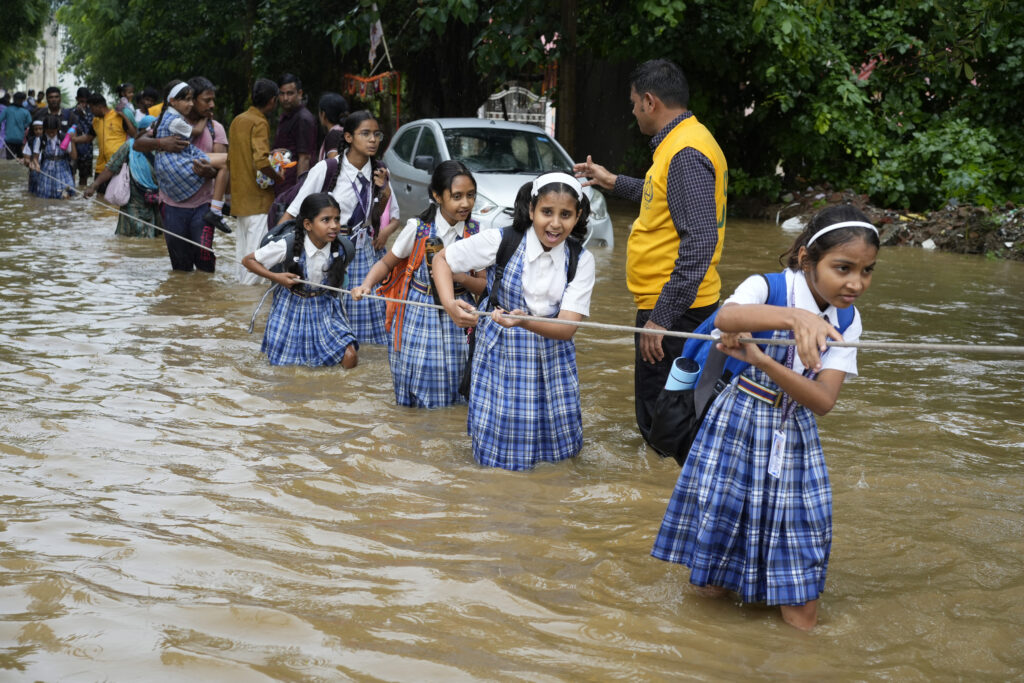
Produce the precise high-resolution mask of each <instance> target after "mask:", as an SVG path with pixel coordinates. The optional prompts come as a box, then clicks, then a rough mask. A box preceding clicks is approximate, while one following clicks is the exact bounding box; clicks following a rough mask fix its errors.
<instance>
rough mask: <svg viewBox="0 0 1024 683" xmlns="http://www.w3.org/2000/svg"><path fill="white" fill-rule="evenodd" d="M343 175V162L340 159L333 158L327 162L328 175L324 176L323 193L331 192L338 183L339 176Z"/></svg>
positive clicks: (321, 188) (321, 189)
mask: <svg viewBox="0 0 1024 683" xmlns="http://www.w3.org/2000/svg"><path fill="white" fill-rule="evenodd" d="M339 173H341V162H340V161H338V157H331V158H330V159H328V160H327V173H325V174H324V184H323V185H322V186H321V187H320V191H321V192H330V191H331V190H333V189H334V185H335V184H336V183H337V182H338V174H339Z"/></svg>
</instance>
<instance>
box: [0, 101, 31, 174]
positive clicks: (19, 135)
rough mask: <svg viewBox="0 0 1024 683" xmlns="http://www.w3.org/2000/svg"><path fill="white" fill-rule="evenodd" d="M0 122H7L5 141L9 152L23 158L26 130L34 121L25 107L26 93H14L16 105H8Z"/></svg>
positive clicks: (0, 117) (0, 116)
mask: <svg viewBox="0 0 1024 683" xmlns="http://www.w3.org/2000/svg"><path fill="white" fill-rule="evenodd" d="M0 123H6V124H7V125H6V131H5V133H4V143H5V144H6V145H7V153H8V154H12V155H14V156H16V157H17V158H19V159H21V158H22V152H21V146H22V143H23V142H24V140H25V131H26V130H27V129H28V126H29V124H30V123H32V114H31V113H29V111H28V109H25V93H23V92H16V93H14V106H13V107H7V108H6V109H4V111H3V113H2V114H0Z"/></svg>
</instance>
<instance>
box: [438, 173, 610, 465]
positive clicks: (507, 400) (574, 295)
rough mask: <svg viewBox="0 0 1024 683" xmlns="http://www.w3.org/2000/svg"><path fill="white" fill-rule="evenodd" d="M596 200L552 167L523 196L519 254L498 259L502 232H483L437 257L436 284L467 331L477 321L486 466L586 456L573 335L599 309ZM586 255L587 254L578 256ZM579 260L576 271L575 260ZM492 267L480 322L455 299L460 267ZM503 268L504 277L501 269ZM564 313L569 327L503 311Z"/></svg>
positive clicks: (478, 428)
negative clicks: (590, 228)
mask: <svg viewBox="0 0 1024 683" xmlns="http://www.w3.org/2000/svg"><path fill="white" fill-rule="evenodd" d="M589 213H590V204H589V202H588V200H587V198H586V196H585V195H584V194H583V188H582V187H581V186H580V184H579V181H577V180H576V179H575V178H574V177H572V176H570V175H568V174H566V173H548V174H545V175H542V176H540V177H539V178H537V179H536V180H534V181H533V182H532V183H527V184H526V185H524V186H523V188H522V189H520V191H519V195H518V196H517V197H516V205H515V217H514V221H513V224H512V227H511V228H506V232H507V231H508V230H512V231H514V233H515V234H518V235H522V237H521V238H519V243H518V246H517V247H516V250H515V253H514V254H513V255H512V256H511V258H509V260H508V262H507V263H505V264H496V263H495V262H496V260H497V258H498V251H499V247H500V245H501V242H502V234H501V233H499V232H498V231H496V230H484V231H483V232H480V233H478V234H477V235H474V236H473V237H470V238H468V239H465V240H462V241H460V242H456V243H455V244H453V245H451V246H449V247H446V248H445V249H444V250H443V251H441V252H440V253H439V254H438V255H437V256H435V257H434V282H435V284H436V285H437V290H438V295H439V297H440V299H441V303H442V304H443V305H444V307H445V310H447V311H448V314H449V315H450V316H451V318H452V319H453V320H454V321H455V323H456V324H457V325H458V326H459V327H470V326H472V325H478V327H477V330H476V333H475V334H476V335H477V340H476V351H475V353H474V356H473V371H472V373H473V374H472V382H471V385H470V396H469V413H468V420H467V426H468V431H469V434H470V437H471V438H472V442H473V457H474V458H475V459H476V461H477V462H478V463H480V464H482V465H487V466H491V467H501V468H504V469H509V470H527V469H531V468H533V467H534V466H535V465H536V464H537V463H539V462H555V461H559V460H564V459H565V458H570V457H573V456H575V455H577V454H578V453H579V451H580V449H581V448H582V447H583V421H582V414H581V411H580V391H579V377H578V375H577V370H576V350H575V346H574V344H573V341H572V338H573V335H574V334H575V332H576V326H575V325H572V324H571V323H574V322H580V321H582V320H583V318H584V317H586V316H587V315H589V313H590V295H591V292H592V290H593V287H594V257H593V255H592V254H590V253H589V252H587V251H585V250H583V248H582V247H581V246H579V244H576V245H574V246H573V247H572V248H570V247H569V246H568V244H567V240H568V239H570V238H571V239H574V240H578V241H580V242H581V241H582V239H583V237H584V236H585V235H586V229H587V217H588V216H589ZM576 255H578V256H576ZM573 260H576V263H575V273H574V276H573V277H572V278H571V280H570V278H569V272H570V270H572V268H571V266H572V264H571V261H573ZM485 268H487V269H489V270H488V282H489V285H490V287H491V289H492V296H495V297H496V300H497V307H496V308H495V310H494V311H493V312H492V314H491V316H490V317H484V318H480V319H479V321H478V320H477V316H476V315H475V312H474V310H473V308H472V306H471V305H470V304H468V303H466V302H465V301H460V300H459V299H456V298H455V296H454V293H453V280H452V273H453V272H469V271H477V270H483V269H485ZM499 269H500V270H501V271H502V275H501V278H500V282H495V280H496V279H497V272H498V270H499ZM503 311H507V312H509V313H511V314H513V315H531V316H538V317H542V318H557V319H558V320H559V321H564V322H565V323H568V324H562V323H555V322H548V321H543V320H518V319H514V318H510V317H507V316H506V315H503V314H502V312H503Z"/></svg>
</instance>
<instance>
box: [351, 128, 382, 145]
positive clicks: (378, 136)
mask: <svg viewBox="0 0 1024 683" xmlns="http://www.w3.org/2000/svg"><path fill="white" fill-rule="evenodd" d="M356 135H358V136H359V137H361V138H364V139H366V140H369V139H370V138H373V139H374V140H376V141H377V142H380V141H382V140H383V139H384V133H382V132H380V131H379V130H374V131H369V130H360V131H356Z"/></svg>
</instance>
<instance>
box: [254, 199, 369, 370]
mask: <svg viewBox="0 0 1024 683" xmlns="http://www.w3.org/2000/svg"><path fill="white" fill-rule="evenodd" d="M294 220H295V229H294V231H287V230H285V231H284V233H282V237H281V238H280V239H277V240H272V241H270V242H268V243H267V244H265V245H264V246H262V247H260V248H259V249H257V250H256V251H254V252H253V253H251V254H248V255H247V256H246V257H245V258H244V259H242V265H243V266H245V267H246V268H248V269H249V270H250V271H251V272H253V273H255V274H257V275H260V276H262V277H265V278H267V279H268V280H270V281H272V282H274V283H276V284H277V285H280V286H279V287H275V288H274V302H273V305H272V306H271V309H270V316H269V317H268V319H267V327H266V330H265V331H264V333H263V344H262V346H261V348H260V350H261V351H262V352H263V353H265V354H267V358H268V359H269V360H270V364H271V365H310V366H319V365H337V364H339V363H340V364H341V366H342V367H343V368H346V369H348V368H354V367H355V366H356V363H357V362H358V356H357V351H358V349H359V342H358V341H357V340H356V337H355V335H354V334H353V333H352V329H351V327H350V326H349V322H348V318H347V317H346V316H345V310H344V309H343V308H342V306H341V300H340V299H339V298H338V296H337V295H336V294H335V293H334V292H333V291H331V290H328V289H324V288H322V287H315V286H311V285H307V284H303V283H300V282H298V280H300V279H301V280H305V281H306V282H315V283H319V284H322V285H327V286H329V287H335V288H339V287H341V286H342V285H343V284H344V279H345V270H346V267H347V266H348V260H349V254H350V253H351V252H350V250H351V246H349V248H348V249H344V248H343V246H344V245H343V244H342V241H343V240H347V239H348V238H347V237H344V236H340V235H339V234H338V233H339V232H340V231H341V213H340V211H339V209H338V202H337V201H336V200H335V199H334V197H332V196H331V195H329V194H327V193H326V192H318V193H315V194H311V195H309V196H308V197H306V198H305V199H304V200H303V201H302V206H301V207H300V209H299V210H298V216H297V217H296V218H295V219H294Z"/></svg>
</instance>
